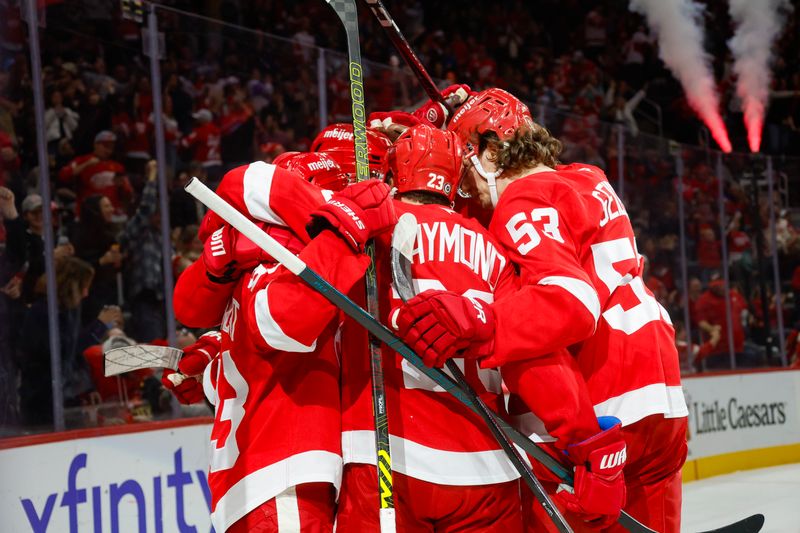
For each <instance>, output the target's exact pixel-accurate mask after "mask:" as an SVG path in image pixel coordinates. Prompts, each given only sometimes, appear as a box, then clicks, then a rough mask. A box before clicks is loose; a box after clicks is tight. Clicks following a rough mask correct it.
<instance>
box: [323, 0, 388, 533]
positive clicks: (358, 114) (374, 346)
mask: <svg viewBox="0 0 800 533" xmlns="http://www.w3.org/2000/svg"><path fill="white" fill-rule="evenodd" d="M326 1H327V2H328V4H330V6H331V7H332V8H333V10H334V11H336V14H337V15H338V16H339V19H341V21H342V25H343V26H344V32H345V36H346V37H347V55H348V59H349V65H348V69H347V70H348V73H349V75H350V98H351V100H352V112H353V142H354V144H355V146H354V148H355V156H356V180H357V181H365V180H368V179H369V161H368V159H367V130H366V118H367V115H366V110H365V109H364V83H363V77H362V74H363V69H362V67H361V44H360V42H359V37H358V9H357V7H356V2H355V0H326ZM365 252H366V254H367V256H369V259H370V266H369V268H368V269H367V274H366V276H365V280H366V291H367V311H368V312H369V314H370V316H372V318H373V319H375V320H376V321H377V319H378V316H379V314H378V282H377V275H376V272H375V243H374V242H371V241H370V242H368V243H367V245H366V249H365ZM369 355H370V359H369V362H370V370H371V372H372V410H373V414H374V417H375V453H376V457H377V461H376V463H377V474H378V487H379V490H378V492H379V507H378V509H379V516H380V528H381V533H394V531H396V529H397V523H396V517H395V510H394V486H393V483H392V450H391V446H390V444H389V418H388V416H387V410H386V386H385V384H384V381H383V358H382V356H381V344H380V341H378V339H376V338H375V336H374V335H370V336H369Z"/></svg>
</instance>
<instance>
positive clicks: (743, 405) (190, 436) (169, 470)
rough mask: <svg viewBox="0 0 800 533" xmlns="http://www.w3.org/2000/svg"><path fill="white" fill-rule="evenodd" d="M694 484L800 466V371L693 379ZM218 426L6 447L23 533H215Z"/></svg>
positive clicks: (14, 509)
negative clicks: (212, 479)
mask: <svg viewBox="0 0 800 533" xmlns="http://www.w3.org/2000/svg"><path fill="white" fill-rule="evenodd" d="M683 383H684V391H685V393H686V402H687V405H688V407H689V413H690V415H689V428H690V431H689V459H688V460H687V463H686V467H685V468H684V481H691V480H695V479H700V478H706V477H710V476H714V475H718V474H723V473H728V472H734V471H737V470H746V469H750V468H760V467H764V466H771V465H778V464H785V463H790V462H800V411H799V410H798V405H800V371H788V370H787V371H759V372H750V373H737V374H717V375H712V376H709V375H705V376H702V377H690V378H687V379H684V382H683ZM210 422H211V420H210V419H208V418H203V419H188V420H179V421H175V422H156V423H148V424H135V425H127V426H117V427H111V428H100V429H94V430H82V431H72V432H65V433H57V434H50V435H41V436H34V437H25V438H18V439H6V440H0V471H1V472H2V475H0V513H1V514H0V516H2V519H0V524H2V528H0V529H2V531H13V532H27V531H32V532H45V531H48V532H62V531H63V532H75V531H80V532H84V531H87V532H100V531H111V532H114V531H119V532H126V531H148V532H156V533H163V532H170V531H197V532H201V533H202V532H207V531H211V525H210V521H209V492H208V483H207V478H206V469H207V467H208V452H207V450H208V448H207V446H208V444H207V443H208V439H209V433H210V428H211V426H210Z"/></svg>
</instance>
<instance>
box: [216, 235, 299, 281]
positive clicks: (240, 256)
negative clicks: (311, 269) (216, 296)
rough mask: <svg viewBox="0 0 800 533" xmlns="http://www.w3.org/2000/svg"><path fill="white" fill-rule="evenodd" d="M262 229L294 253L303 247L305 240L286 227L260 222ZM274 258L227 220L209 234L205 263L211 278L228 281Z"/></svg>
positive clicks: (234, 279) (270, 261)
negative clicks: (227, 222) (302, 240)
mask: <svg viewBox="0 0 800 533" xmlns="http://www.w3.org/2000/svg"><path fill="white" fill-rule="evenodd" d="M259 225H260V226H261V227H262V229H265V231H266V232H267V233H268V234H270V235H271V236H272V238H274V239H275V240H277V241H278V242H280V243H281V244H282V245H283V246H285V247H286V248H288V249H289V250H290V251H292V252H294V253H298V252H299V251H300V250H302V249H303V244H302V242H301V241H300V240H299V239H298V238H297V237H295V236H294V234H293V233H292V232H290V231H289V230H288V229H286V228H281V227H277V226H271V225H268V224H263V223H262V224H259ZM267 262H269V263H272V262H274V260H273V259H272V257H271V256H270V255H269V254H268V253H266V252H265V251H264V250H262V249H261V248H259V247H258V246H256V245H255V244H253V241H251V240H250V239H248V238H247V237H245V236H244V235H242V234H241V233H239V231H238V230H236V228H234V227H232V226H229V225H228V224H225V225H224V226H222V227H221V228H219V229H218V230H216V231H215V232H214V233H212V234H211V237H209V238H208V240H207V241H206V243H205V245H204V246H203V263H204V264H205V267H206V274H207V275H208V278H209V279H210V280H211V281H213V282H215V283H229V282H232V281H236V280H237V279H239V278H240V277H241V275H242V273H243V272H248V271H250V270H253V269H254V268H255V267H256V266H258V265H259V264H261V263H267Z"/></svg>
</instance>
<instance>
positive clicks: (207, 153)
mask: <svg viewBox="0 0 800 533" xmlns="http://www.w3.org/2000/svg"><path fill="white" fill-rule="evenodd" d="M220 138H221V133H220V131H219V128H218V127H217V126H216V125H215V124H214V123H212V122H207V123H205V124H202V125H200V126H198V127H196V128H195V129H193V130H192V131H191V133H189V135H187V136H186V137H184V138H183V139H181V147H182V148H186V149H191V150H192V159H193V160H194V161H197V162H198V163H200V164H202V165H203V166H204V167H206V166H212V165H221V164H222V155H221V153H220Z"/></svg>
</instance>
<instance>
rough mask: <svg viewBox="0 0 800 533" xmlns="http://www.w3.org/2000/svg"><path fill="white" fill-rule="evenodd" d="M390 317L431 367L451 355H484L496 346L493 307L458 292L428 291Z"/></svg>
mask: <svg viewBox="0 0 800 533" xmlns="http://www.w3.org/2000/svg"><path fill="white" fill-rule="evenodd" d="M389 316H390V317H391V321H392V326H393V327H394V329H396V330H397V332H398V333H399V335H400V337H401V338H402V339H403V340H404V341H405V342H406V344H408V345H409V346H410V347H411V348H413V350H414V351H415V352H416V353H417V355H419V356H420V357H422V360H423V361H424V362H425V364H426V365H428V366H431V367H439V366H442V365H443V364H444V363H445V361H447V360H448V359H450V358H451V357H484V356H486V355H489V354H490V353H491V351H492V346H493V345H494V313H493V312H492V309H491V308H490V307H489V306H488V305H487V304H485V303H484V302H480V301H478V300H475V299H472V298H466V297H464V296H461V295H460V294H456V293H454V292H449V291H433V290H429V291H425V292H423V293H421V294H418V295H417V296H415V297H414V298H412V299H410V300H409V301H408V302H406V303H405V304H404V305H403V306H402V307H400V308H398V309H394V310H393V311H392V313H391V314H390V315H389Z"/></svg>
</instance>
